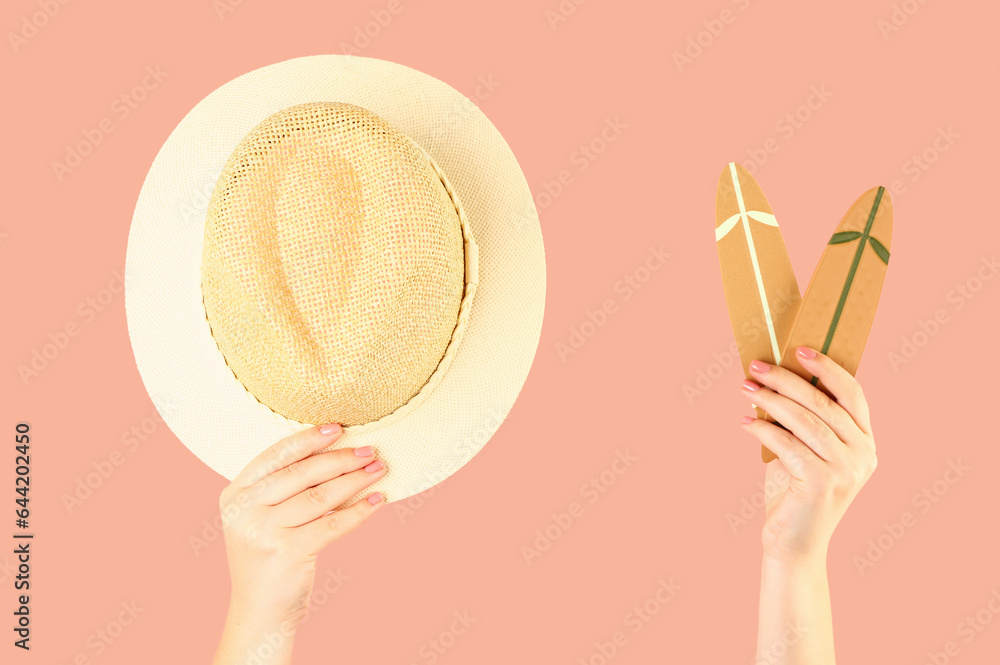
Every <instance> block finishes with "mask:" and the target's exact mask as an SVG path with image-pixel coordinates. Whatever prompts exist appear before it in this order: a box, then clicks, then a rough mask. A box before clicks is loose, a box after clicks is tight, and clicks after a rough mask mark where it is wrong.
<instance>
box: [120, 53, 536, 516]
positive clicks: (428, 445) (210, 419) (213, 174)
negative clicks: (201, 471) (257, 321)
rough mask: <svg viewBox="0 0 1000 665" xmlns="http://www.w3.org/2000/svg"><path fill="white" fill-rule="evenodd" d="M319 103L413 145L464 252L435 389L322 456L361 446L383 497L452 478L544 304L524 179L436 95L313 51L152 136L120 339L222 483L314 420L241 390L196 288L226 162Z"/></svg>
mask: <svg viewBox="0 0 1000 665" xmlns="http://www.w3.org/2000/svg"><path fill="white" fill-rule="evenodd" d="M320 101H339V102H348V103H351V104H355V105H358V106H362V107H364V108H367V109H369V110H371V111H373V112H374V113H376V114H378V115H379V116H381V117H382V118H384V119H385V120H387V121H388V122H389V123H390V124H392V125H393V126H394V127H395V128H396V129H398V130H399V131H401V132H403V133H404V134H406V135H407V136H409V137H410V138H411V139H412V140H413V141H415V142H416V143H417V144H419V145H420V146H421V147H423V148H424V150H426V151H427V152H428V153H429V154H430V155H431V156H432V157H433V158H434V160H435V161H436V162H437V163H438V165H440V167H441V168H442V170H443V171H444V172H445V173H446V174H447V176H448V178H449V180H450V181H451V183H452V185H453V186H454V188H455V190H456V191H457V193H458V196H459V198H460V200H461V201H462V204H463V206H464V207H465V209H466V213H467V215H468V218H469V222H470V224H471V227H472V232H473V235H474V237H475V239H476V241H477V243H478V245H479V284H478V287H477V293H476V297H475V299H474V301H473V303H472V311H471V313H470V316H469V322H468V328H467V330H466V332H465V336H464V337H463V338H462V340H461V342H460V345H459V347H458V349H457V352H456V354H455V356H454V359H453V361H452V363H451V366H450V367H449V368H448V370H447V372H446V373H445V374H444V376H443V377H442V379H441V381H440V383H439V384H438V385H437V386H436V387H435V388H434V390H433V392H431V393H430V394H429V395H427V397H426V399H424V400H423V401H422V402H421V403H420V404H419V406H417V407H416V408H414V409H412V410H410V411H408V412H407V413H406V414H405V415H403V416H402V417H400V418H398V419H390V421H389V422H387V423H386V424H385V425H380V426H378V427H374V428H363V429H362V430H361V431H351V429H350V428H348V429H347V430H346V431H345V433H344V434H343V436H342V437H341V438H340V439H339V440H338V441H337V443H336V444H335V445H334V446H332V448H342V447H358V446H365V445H370V446H372V447H373V448H375V450H376V452H377V454H378V456H379V458H380V459H382V460H383V461H384V462H385V464H386V467H387V473H386V474H385V476H383V478H382V479H380V480H379V481H378V482H376V483H375V484H374V485H372V486H371V487H370V488H368V489H366V490H365V494H367V493H369V492H374V491H381V492H382V493H383V495H384V496H385V498H386V500H387V501H398V500H400V499H403V498H406V497H408V496H411V495H413V494H416V493H419V492H422V491H424V490H426V489H428V488H429V487H431V486H433V485H435V484H436V483H438V482H440V481H441V480H443V479H444V478H447V477H448V476H449V475H451V474H452V473H454V472H455V471H457V470H458V469H459V468H460V467H462V466H463V465H464V464H465V463H467V462H468V461H469V460H470V459H472V457H473V456H474V455H475V454H476V453H477V452H479V450H480V449H481V448H482V447H483V446H484V445H485V444H486V442H487V441H488V440H489V439H490V437H492V436H493V434H494V433H495V432H496V430H497V428H498V427H499V426H500V424H501V423H502V422H503V420H504V418H505V417H506V416H507V413H508V412H509V411H510V409H511V408H512V406H513V405H514V401H515V399H516V398H517V395H518V393H519V392H520V390H521V387H522V385H523V384H524V381H525V379H526V378H527V375H528V371H529V369H530V367H531V363H532V360H533V358H534V354H535V350H536V348H537V345H538V339H539V335H540V332H541V325H542V316H543V310H544V303H545V254H544V247H543V243H542V235H541V229H540V226H539V223H538V217H537V213H536V211H535V207H534V202H533V200H532V196H531V191H530V189H529V188H528V184H527V182H526V181H525V178H524V174H523V173H522V172H521V169H520V167H519V166H518V163H517V160H516V159H515V157H514V154H513V153H512V152H511V150H510V147H509V146H508V145H507V143H506V142H505V141H504V139H503V137H502V136H501V135H500V133H499V131H498V130H497V129H496V127H494V126H493V124H492V123H491V122H490V121H489V120H488V119H487V118H486V116H485V115H484V114H483V113H482V111H480V110H479V108H478V107H476V106H475V105H474V104H473V103H472V102H471V101H470V100H469V99H468V98H466V97H465V96H464V95H462V94H461V93H460V92H458V91H457V90H455V89H454V88H452V87H451V86H449V85H447V84H446V83H443V82H442V81H439V80H437V79H435V78H434V77H432V76H429V75H427V74H424V73H421V72H418V71H416V70H413V69H410V68H408V67H405V66H403V65H399V64H396V63H391V62H386V61H382V60H375V59H371V58H361V57H356V56H348V55H320V56H310V57H304V58H296V59H293V60H287V61H285V62H280V63H277V64H273V65H269V66H267V67H263V68H261V69H257V70H255V71H252V72H249V73H247V74H244V75H243V76H240V77H238V78H236V79H234V80H232V81H230V82H228V83H226V84H225V85H223V86H221V87H220V88H218V89H217V90H215V91H214V92H212V93H211V94H209V95H208V96H207V97H205V99H203V100H202V101H201V102H199V103H198V105H197V106H195V107H194V109H192V110H191V111H190V112H189V113H188V114H187V115H186V116H185V117H184V119H183V120H181V122H180V124H178V126H177V127H176V128H175V129H174V131H173V132H172V133H171V134H170V136H169V137H168V138H167V140H166V142H165V143H164V144H163V147H162V148H161V149H160V152H159V153H158V154H157V156H156V159H155V160H154V161H153V164H152V166H151V167H150V170H149V173H148V174H147V176H146V180H145V182H144V183H143V186H142V190H141V192H140V194H139V199H138V202H137V204H136V208H135V214H134V217H133V220H132V227H131V231H130V233H129V239H128V250H127V257H126V264H125V311H126V317H127V320H128V330H129V338H130V339H131V342H132V348H133V351H134V353H135V359H136V365H137V367H138V369H139V373H140V375H141V377H142V380H143V383H144V384H145V387H146V390H147V392H148V393H149V395H150V398H151V399H152V401H153V404H154V405H155V406H156V408H157V410H158V411H159V412H160V414H161V415H162V416H163V420H164V422H165V423H166V424H167V425H168V426H169V428H170V429H171V430H172V431H173V432H174V434H175V435H176V436H177V437H178V438H179V439H180V441H181V442H182V443H183V444H184V445H185V446H187V447H188V448H189V449H190V450H191V452H193V453H194V454H195V455H196V456H197V457H198V458H199V459H201V460H202V461H203V462H205V463H206V464H208V466H210V467H211V468H212V469H214V470H215V471H217V472H218V473H220V474H222V475H223V476H224V477H226V478H227V479H230V480H232V479H233V478H235V477H236V475H237V474H238V473H239V472H240V471H241V470H242V469H243V468H244V467H245V466H246V464H247V463H248V462H249V461H250V460H251V459H253V458H254V457H255V456H257V455H258V454H259V453H260V452H261V451H263V450H264V449H266V448H267V447H269V446H270V445H272V444H274V443H275V442H276V441H278V440H279V439H282V438H284V437H286V436H288V435H289V434H291V433H293V432H295V431H298V430H301V429H303V428H304V427H307V426H311V425H314V424H320V423H297V422H294V421H291V420H288V419H287V418H284V417H282V416H280V415H278V414H275V413H274V412H272V411H271V410H270V409H269V408H267V407H266V406H264V405H262V404H261V403H259V402H258V401H256V400H255V399H254V398H253V396H252V395H251V394H250V393H249V392H247V391H246V389H245V388H244V387H243V385H242V384H241V383H240V382H239V381H238V380H237V379H236V377H235V376H234V375H233V373H232V371H231V370H230V369H229V367H228V365H227V364H226V362H225V359H224V357H223V356H222V354H221V353H220V352H219V350H218V347H217V345H216V343H215V340H214V339H213V337H212V334H211V330H210V328H209V325H208V321H207V320H206V317H205V309H204V306H203V303H202V294H201V284H200V276H201V258H202V242H203V236H204V223H205V217H206V213H207V209H208V202H209V197H210V196H211V193H212V190H213V188H214V186H215V183H216V180H217V179H218V177H219V174H220V173H221V172H222V169H223V166H224V164H225V163H226V160H227V159H228V158H229V156H230V154H231V153H232V152H233V150H234V149H235V147H236V145H237V144H238V143H239V142H240V141H241V140H242V139H243V138H244V137H245V136H246V135H247V134H248V133H249V132H250V130H251V129H252V128H253V127H254V126H256V125H257V124H258V123H259V122H261V121H262V120H264V119H265V118H266V117H268V116H270V115H271V114H273V113H275V112H277V111H280V110H281V109H284V108H287V107H289V106H293V105H295V104H302V103H306V102H320ZM360 497H361V494H358V495H355V496H354V497H351V498H350V499H349V500H348V501H347V502H345V505H346V504H350V503H353V502H354V501H356V500H357V499H358V498H360Z"/></svg>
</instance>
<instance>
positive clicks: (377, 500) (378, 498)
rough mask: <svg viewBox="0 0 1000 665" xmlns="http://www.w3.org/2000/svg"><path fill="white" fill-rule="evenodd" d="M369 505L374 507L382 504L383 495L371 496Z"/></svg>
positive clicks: (369, 496)
mask: <svg viewBox="0 0 1000 665" xmlns="http://www.w3.org/2000/svg"><path fill="white" fill-rule="evenodd" d="M368 503H370V504H372V505H373V506H374V505H375V504H377V503H382V493H381V492H375V493H374V494H369V495H368Z"/></svg>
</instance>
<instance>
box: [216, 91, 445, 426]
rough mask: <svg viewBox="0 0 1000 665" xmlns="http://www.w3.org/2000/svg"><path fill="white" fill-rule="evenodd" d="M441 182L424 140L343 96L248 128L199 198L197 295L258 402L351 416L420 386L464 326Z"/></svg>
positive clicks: (306, 417)
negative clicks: (202, 201) (202, 208)
mask: <svg viewBox="0 0 1000 665" xmlns="http://www.w3.org/2000/svg"><path fill="white" fill-rule="evenodd" d="M445 185H446V183H445V182H443V181H442V176H441V174H440V172H439V170H438V169H436V168H435V166H434V164H433V163H432V161H431V160H430V158H429V157H428V156H427V154H426V153H424V151H423V150H422V149H421V148H420V147H419V146H417V145H416V144H415V143H413V142H412V141H411V140H410V139H409V138H408V137H407V136H405V135H403V134H401V133H400V132H398V131H397V130H395V129H394V128H393V127H392V126H390V125H389V124H388V123H387V122H386V121H384V120H383V119H382V118H380V117H378V116H377V115H375V114H374V113H371V112H370V111H368V110H366V109H363V108H360V107H357V106H352V105H349V104H340V103H310V104H302V105H298V106H293V107H290V108H287V109H284V110H282V111H280V112H278V113H276V114H274V115H272V116H270V117H268V118H267V119H265V120H264V121H263V122H261V123H260V124H259V125H257V126H256V127H255V128H254V129H253V130H252V131H251V132H250V133H249V134H248V135H247V136H246V138H244V139H243V141H242V142H241V143H240V144H239V146H238V147H237V148H236V150H235V151H234V152H233V154H232V156H231V157H230V158H229V160H228V162H227V163H226V166H225V168H224V169H223V172H222V175H221V176H220V177H219V179H218V181H217V184H216V187H215V190H214V192H213V194H212V198H211V201H210V203H209V207H208V215H207V219H206V224H205V238H204V245H203V253H202V292H203V296H204V304H205V313H206V316H207V318H208V321H209V324H210V326H211V330H212V335H213V337H214V338H215V340H216V343H217V345H218V347H219V350H220V351H221V352H222V354H223V356H224V357H225V359H226V362H227V364H228V365H229V367H230V368H231V369H232V370H233V373H234V374H235V376H236V378H237V379H239V380H240V382H242V383H243V385H244V386H245V387H246V388H247V390H248V391H249V392H250V393H251V394H252V395H253V396H254V397H256V398H257V400H258V401H260V402H261V403H262V404H265V405H266V406H268V407H270V408H271V409H272V410H273V411H275V412H276V413H279V414H281V415H283V416H285V417H286V418H290V419H292V420H296V421H299V422H303V423H325V422H339V423H342V424H344V425H346V426H352V425H359V424H364V423H369V422H372V421H375V420H378V419H380V418H382V417H384V416H386V415H388V414H390V413H392V412H393V411H395V410H396V409H398V408H399V407H400V406H402V405H403V404H405V403H407V402H408V401H409V400H410V399H411V398H413V397H414V396H415V395H417V394H418V393H419V392H420V391H421V389H422V388H423V387H424V386H425V385H426V384H427V382H428V379H429V378H430V377H431V375H432V374H433V373H434V372H435V370H436V369H437V368H438V366H439V363H441V360H442V358H443V357H444V356H445V353H446V350H447V349H448V347H449V344H452V343H453V336H457V335H458V334H459V333H460V332H461V326H458V327H457V323H458V320H459V311H460V307H461V305H462V299H463V294H464V290H465V252H464V241H463V224H462V218H461V214H460V210H461V207H460V204H459V203H458V202H457V200H456V199H455V198H454V197H453V195H452V194H450V193H449V191H448V188H446V186H445ZM454 343H457V339H455V340H454Z"/></svg>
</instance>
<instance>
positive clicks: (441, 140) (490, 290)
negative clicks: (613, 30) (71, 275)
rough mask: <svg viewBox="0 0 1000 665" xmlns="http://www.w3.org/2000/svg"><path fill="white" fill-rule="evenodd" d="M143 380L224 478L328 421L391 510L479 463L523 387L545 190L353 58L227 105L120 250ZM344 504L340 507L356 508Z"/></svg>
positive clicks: (389, 71)
mask: <svg viewBox="0 0 1000 665" xmlns="http://www.w3.org/2000/svg"><path fill="white" fill-rule="evenodd" d="M125 282H126V289H125V309H126V315H127V318H128V328H129V337H130V339H131V342H132V348H133V350H134V352H135V358H136V364H137V366H138V369H139V373H140V375H141V376H142V380H143V383H144V384H145V386H146V390H147V391H148V392H149V395H150V397H151V399H152V401H153V403H154V404H155V405H156V408H157V410H158V411H159V412H160V414H161V415H162V416H163V419H164V421H165V422H166V424H167V425H168V426H169V427H170V429H171V430H173V432H174V433H175V434H176V435H177V437H178V438H179V439H180V440H181V442H182V443H184V445H186V446H187V447H188V448H189V449H190V450H191V452H193V453H194V454H195V455H196V456H197V457H198V458H200V459H201V460H203V461H204V462H205V463H207V464H208V465H209V466H210V467H211V468H213V469H215V470H216V471H217V472H219V473H220V474H222V475H223V476H225V477H226V478H228V479H232V478H234V477H235V476H236V475H237V474H238V473H239V472H240V470H242V469H243V467H244V466H245V465H246V464H247V462H249V461H250V460H251V459H252V458H253V457H255V456H256V455H257V454H258V453H260V452H261V451H262V450H264V449H265V448H267V447H268V446H270V445H271V444H273V443H274V442H275V441H277V440H279V439H281V438H283V437H285V436H288V435H289V434H291V433H293V432H295V431H298V430H301V429H303V428H306V427H309V426H312V425H317V424H323V423H327V422H339V423H341V424H343V425H344V426H345V431H344V435H343V436H342V437H341V438H340V439H339V440H338V441H337V443H336V444H335V446H334V447H338V448H339V447H358V446H365V445H370V446H372V447H374V448H375V450H376V452H377V454H378V455H379V457H380V458H381V459H383V460H384V461H385V463H386V467H387V469H388V471H387V473H386V475H385V476H384V477H383V478H382V479H381V480H379V481H378V482H377V483H375V484H374V485H373V486H372V487H371V488H369V489H368V490H366V492H368V491H375V490H378V491H381V492H382V493H383V494H384V495H385V498H386V500H388V501H396V500H399V499H403V498H405V497H408V496H410V495H413V494H416V493H418V492H421V491H423V490H425V489H427V488H429V487H431V486H432V485H434V484H436V483H437V482H439V481H441V480H443V479H444V478H446V477H447V476H449V475H451V474H452V473H454V472H455V471H456V470H457V469H458V468H460V467H461V466H462V465H464V464H465V463H466V462H468V461H469V460H470V459H471V458H472V456H473V455H475V454H476V453H477V452H478V451H479V450H480V449H481V448H482V447H483V445H485V443H486V441H487V440H488V439H489V438H490V437H491V436H492V435H493V434H494V432H495V431H496V429H497V428H498V427H499V426H500V423H501V422H502V421H503V419H504V418H505V417H506V415H507V413H508V412H509V411H510V409H511V407H512V406H513V404H514V400H515V399H516V397H517V394H518V392H519V391H520V389H521V386H522V385H523V383H524V381H525V378H526V377H527V374H528V370H529V368H530V366H531V362H532V359H533V357H534V352H535V348H536V346H537V344H538V337H539V333H540V330H541V323H542V312H543V306H544V299H545V258H544V250H543V245H542V237H541V230H540V228H539V224H538V218H537V215H536V211H535V208H534V205H533V201H532V197H531V192H530V190H529V188H528V186H527V183H526V182H525V179H524V175H523V174H522V173H521V170H520V168H519V167H518V164H517V161H516V159H515V158H514V155H513V154H512V153H511V151H510V148H509V147H508V146H507V144H506V142H505V141H504V140H503V138H502V137H501V135H500V133H499V132H498V131H497V129H496V128H495V127H494V126H493V125H492V124H491V123H490V121H489V120H488V119H487V118H486V116H485V115H483V113H482V112H481V111H480V110H479V109H478V108H476V107H475V106H474V105H473V104H472V103H471V102H470V101H469V100H468V99H467V98H465V97H464V96H463V95H462V94H461V93H459V92H458V91H456V90H455V89H453V88H451V87H450V86H448V85H447V84H445V83H442V82H441V81H438V80H437V79H434V78H433V77H431V76H428V75H426V74H422V73H420V72H417V71H414V70H412V69H409V68H407V67H404V66H401V65H398V64H393V63H389V62H384V61H380V60H373V59H369V58H359V57H355V56H346V55H329V56H312V57H307V58H298V59H294V60H288V61H285V62H281V63H278V64H275V65H270V66H268V67H264V68H261V69H258V70H256V71H253V72H250V73H248V74H245V75H243V76H240V77H239V78H237V79H235V80H233V81H230V82H229V83H227V84H225V85H223V86H222V87H221V88H219V89H218V90H216V91H214V92H213V93H211V94H210V95H209V96H208V97H206V98H205V99H204V100H202V101H201V102H200V103H199V104H198V105H197V106H195V108H194V109H193V110H192V111H191V112H190V113H188V114H187V116H185V117H184V119H183V120H182V121H181V123H180V124H179V125H178V126H177V128H176V129H175V130H174V131H173V133H171V135H170V136H169V138H168V139H167V141H166V143H164V145H163V147H162V148H161V150H160V152H159V154H158V155H157V156H156V159H155V160H154V162H153V165H152V167H151V168H150V170H149V173H148V175H147V176H146V180H145V182H144V184H143V187H142V191H141V192H140V194H139V200H138V202H137V204H136V209H135V216H134V218H133V220H132V228H131V232H130V234H129V241H128V256H127V259H126V267H125ZM359 496H360V495H358V496H355V497H352V499H350V500H349V501H348V502H347V503H352V502H353V501H355V500H357V499H358V498H359Z"/></svg>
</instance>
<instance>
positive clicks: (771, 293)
mask: <svg viewBox="0 0 1000 665" xmlns="http://www.w3.org/2000/svg"><path fill="white" fill-rule="evenodd" d="M715 239H716V245H717V247H718V252H719V266H720V268H721V270H722V284H723V287H724V288H725V292H726V304H727V306H728V308H729V320H730V322H731V323H732V326H733V334H734V335H735V337H736V345H737V347H738V348H739V352H740V360H741V362H742V363H743V373H744V375H745V376H747V377H748V378H749V376H750V371H749V367H750V361H751V360H764V361H767V362H770V363H772V364H781V361H782V359H783V358H782V352H783V347H784V343H785V341H786V340H787V339H788V335H789V333H790V332H791V328H792V322H793V321H794V319H795V315H796V313H797V312H798V309H799V302H800V296H799V287H798V283H797V282H796V281H795V273H794V272H793V271H792V264H791V261H790V260H789V258H788V252H787V251H786V250H785V241H784V239H783V238H782V236H781V229H780V228H779V227H778V222H777V220H776V219H775V216H774V213H773V211H772V210H771V206H770V205H769V204H768V202H767V198H766V197H765V196H764V192H763V191H762V190H761V188H760V185H758V184H757V181H756V180H754V178H753V176H752V175H750V172H749V171H747V170H746V169H745V168H743V167H742V166H740V165H739V164H734V163H730V164H729V165H727V166H726V168H725V169H723V171H722V174H721V176H720V177H719V184H718V188H717V190H716V202H715ZM757 414H758V417H761V418H763V417H765V415H766V414H764V412H763V410H762V409H760V408H758V409H757ZM764 450H765V451H766V448H765V449H764ZM768 454H770V451H767V452H766V453H764V455H765V456H766V455H768Z"/></svg>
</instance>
